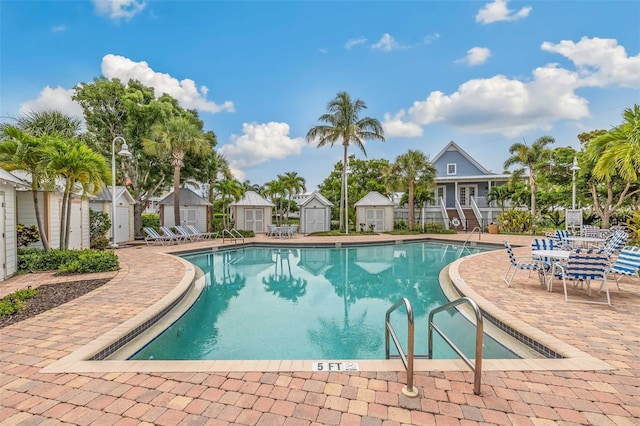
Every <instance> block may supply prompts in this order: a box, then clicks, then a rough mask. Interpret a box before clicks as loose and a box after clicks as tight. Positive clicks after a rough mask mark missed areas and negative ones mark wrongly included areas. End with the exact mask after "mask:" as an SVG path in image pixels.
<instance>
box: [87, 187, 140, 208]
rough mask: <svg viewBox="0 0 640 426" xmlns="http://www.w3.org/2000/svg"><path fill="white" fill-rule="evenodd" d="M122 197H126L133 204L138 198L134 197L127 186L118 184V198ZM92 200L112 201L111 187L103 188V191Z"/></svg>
mask: <svg viewBox="0 0 640 426" xmlns="http://www.w3.org/2000/svg"><path fill="white" fill-rule="evenodd" d="M120 197H124V198H126V199H127V200H128V201H129V202H130V203H131V204H135V203H136V200H134V199H133V197H132V196H131V194H130V193H129V191H128V190H127V188H126V187H125V186H116V200H117V199H118V198H120ZM92 201H107V202H109V203H110V202H112V201H113V198H112V197H111V187H110V186H105V187H104V188H102V191H100V193H99V194H98V195H96V196H95V197H94V198H93V199H92Z"/></svg>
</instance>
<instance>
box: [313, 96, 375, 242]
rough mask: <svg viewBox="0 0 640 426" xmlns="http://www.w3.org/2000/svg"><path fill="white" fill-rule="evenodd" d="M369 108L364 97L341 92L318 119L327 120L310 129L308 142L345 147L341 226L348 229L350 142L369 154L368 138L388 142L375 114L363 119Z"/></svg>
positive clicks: (365, 153)
mask: <svg viewBox="0 0 640 426" xmlns="http://www.w3.org/2000/svg"><path fill="white" fill-rule="evenodd" d="M366 108H367V105H366V104H365V103H364V101H362V100H360V99H356V100H353V101H352V100H351V97H350V96H349V94H348V93H347V92H339V93H338V94H337V95H336V97H335V98H334V99H332V100H331V101H329V103H328V104H327V112H326V113H325V114H322V115H321V116H320V117H319V118H318V121H321V122H324V123H327V124H324V125H319V126H315V127H312V128H311V129H310V130H309V132H307V136H306V138H305V139H306V141H307V142H317V147H318V148H320V147H322V146H325V145H327V144H329V145H330V146H333V144H334V143H336V142H338V141H341V142H342V147H343V149H344V153H343V160H342V186H341V188H340V229H341V230H342V231H344V230H345V225H346V222H347V221H346V220H345V219H344V218H343V210H344V209H345V208H346V206H345V191H346V179H347V151H348V148H349V145H355V146H357V147H358V148H360V150H361V151H362V153H363V154H364V155H365V156H366V155H367V151H366V150H365V148H364V141H366V140H380V141H383V142H384V130H383V129H382V125H381V124H380V122H379V121H378V120H377V119H375V118H371V117H364V118H360V114H361V113H362V111H363V110H365V109H366Z"/></svg>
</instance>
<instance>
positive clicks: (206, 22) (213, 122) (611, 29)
mask: <svg viewBox="0 0 640 426" xmlns="http://www.w3.org/2000/svg"><path fill="white" fill-rule="evenodd" d="M639 52H640V2H638V1H624V0H623V1H607V0H604V1H598V0H592V1H584V2H583V1H528V2H527V1H524V2H520V1H507V0H495V1H492V2H484V1H446V2H444V1H415V2H412V1H359V2H355V1H354V2H326V1H295V0H294V1H286V2H283V1H274V2H272V1H268V0H267V1H255V2H252V1H237V2H228V1H227V2H218V1H154V0H146V1H144V0H93V1H82V2H81V1H52V0H47V1H45V0H40V1H38V0H35V1H28V2H19V1H7V0H0V116H2V121H7V120H10V117H17V116H19V115H21V114H25V113H28V112H29V111H40V110H49V109H57V110H61V111H63V112H66V113H67V114H70V115H77V116H81V115H82V110H81V108H80V107H79V105H78V104H76V103H75V102H73V101H72V100H71V95H72V93H73V88H74V86H76V85H77V84H79V83H82V82H91V81H92V80H93V78H95V77H98V76H100V75H103V76H105V77H107V78H119V79H121V80H123V81H128V80H129V79H136V80H139V81H141V82H142V83H144V84H145V85H147V86H152V87H154V89H155V92H156V95H158V96H160V95H161V94H162V93H168V94H170V95H171V96H173V97H174V98H176V99H177V100H178V101H179V102H180V104H181V105H182V106H183V107H185V108H191V109H196V110H198V112H199V114H200V117H201V118H202V119H203V121H204V122H205V129H206V130H212V131H214V132H215V133H216V135H217V136H218V146H217V148H216V149H218V150H219V151H220V152H222V153H223V154H224V156H225V157H226V158H227V159H228V160H229V162H230V164H231V166H232V168H233V170H234V172H235V174H236V176H237V177H238V178H239V179H240V180H244V179H249V180H251V181H252V182H253V183H259V184H264V183H265V182H267V181H270V180H273V179H275V178H276V176H277V174H281V173H284V172H288V171H295V172H297V173H298V174H299V175H301V176H303V177H305V178H306V180H307V187H308V189H309V190H313V189H315V187H316V186H317V185H318V184H320V183H321V182H322V180H324V179H325V178H326V177H327V176H328V175H329V173H330V172H331V170H333V167H334V164H335V163H336V162H338V161H341V158H342V147H341V145H340V144H338V145H336V146H334V147H333V148H331V147H323V148H319V149H318V148H316V147H315V145H314V144H308V143H306V142H305V135H306V133H307V131H308V130H309V129H310V128H311V127H313V126H315V125H317V124H321V123H320V122H318V121H317V119H318V117H319V116H320V115H322V114H323V113H324V112H325V110H326V105H327V103H328V102H329V101H330V100H331V99H332V98H334V97H335V95H336V94H337V93H338V92H341V91H346V92H347V93H349V94H350V95H351V96H352V97H353V98H359V99H362V100H363V101H364V102H365V103H366V105H367V107H368V108H367V109H366V110H365V111H364V114H365V115H367V116H370V117H374V118H377V119H378V120H380V122H381V123H382V124H383V127H384V130H385V137H386V141H385V142H384V143H381V142H377V141H376V142H367V143H366V150H367V154H368V158H385V159H388V160H389V161H393V160H394V159H395V158H396V157H397V156H398V155H400V154H403V153H405V152H406V151H407V150H409V149H419V150H421V151H423V152H424V153H425V154H427V155H429V156H431V157H433V156H435V155H436V154H437V153H438V152H439V151H440V150H441V149H442V148H443V147H444V146H445V145H446V144H447V143H448V142H449V141H451V140H453V141H455V142H456V143H457V144H458V145H460V146H461V147H462V148H463V149H465V150H466V151H467V152H468V153H469V154H471V155H472V156H473V157H474V158H476V159H477V160H478V161H479V162H480V163H481V164H482V165H483V166H485V167H486V168H488V169H490V170H492V171H495V172H501V171H502V164H503V162H504V160H505V159H506V158H507V156H508V148H509V146H511V145H512V144H513V143H514V142H516V141H517V142H521V141H525V142H526V143H531V142H533V141H534V140H535V139H537V138H538V137H540V136H543V135H550V136H553V137H554V138H555V140H556V146H573V147H575V148H578V147H579V142H578V140H577V137H576V136H577V135H578V134H579V133H581V132H584V131H590V130H594V129H609V128H611V127H612V126H615V125H617V124H619V123H620V122H621V120H622V118H621V117H622V112H623V110H624V109H625V108H628V107H631V106H632V105H633V104H634V103H640V53H639ZM350 153H352V154H355V155H356V156H357V157H359V158H364V155H363V154H362V153H361V152H360V151H358V150H357V149H356V148H351V149H350Z"/></svg>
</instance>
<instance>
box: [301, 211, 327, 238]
mask: <svg viewBox="0 0 640 426" xmlns="http://www.w3.org/2000/svg"><path fill="white" fill-rule="evenodd" d="M325 225H326V224H325V223H324V209H306V210H305V212H304V232H305V233H307V234H310V233H312V232H322V231H326V230H327V227H326V226H325Z"/></svg>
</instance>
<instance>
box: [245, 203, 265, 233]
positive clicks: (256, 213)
mask: <svg viewBox="0 0 640 426" xmlns="http://www.w3.org/2000/svg"><path fill="white" fill-rule="evenodd" d="M262 216H263V214H262V209H245V211H244V229H248V230H251V231H253V232H255V233H257V234H258V233H261V232H264V223H263V222H264V220H263V219H262Z"/></svg>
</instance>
